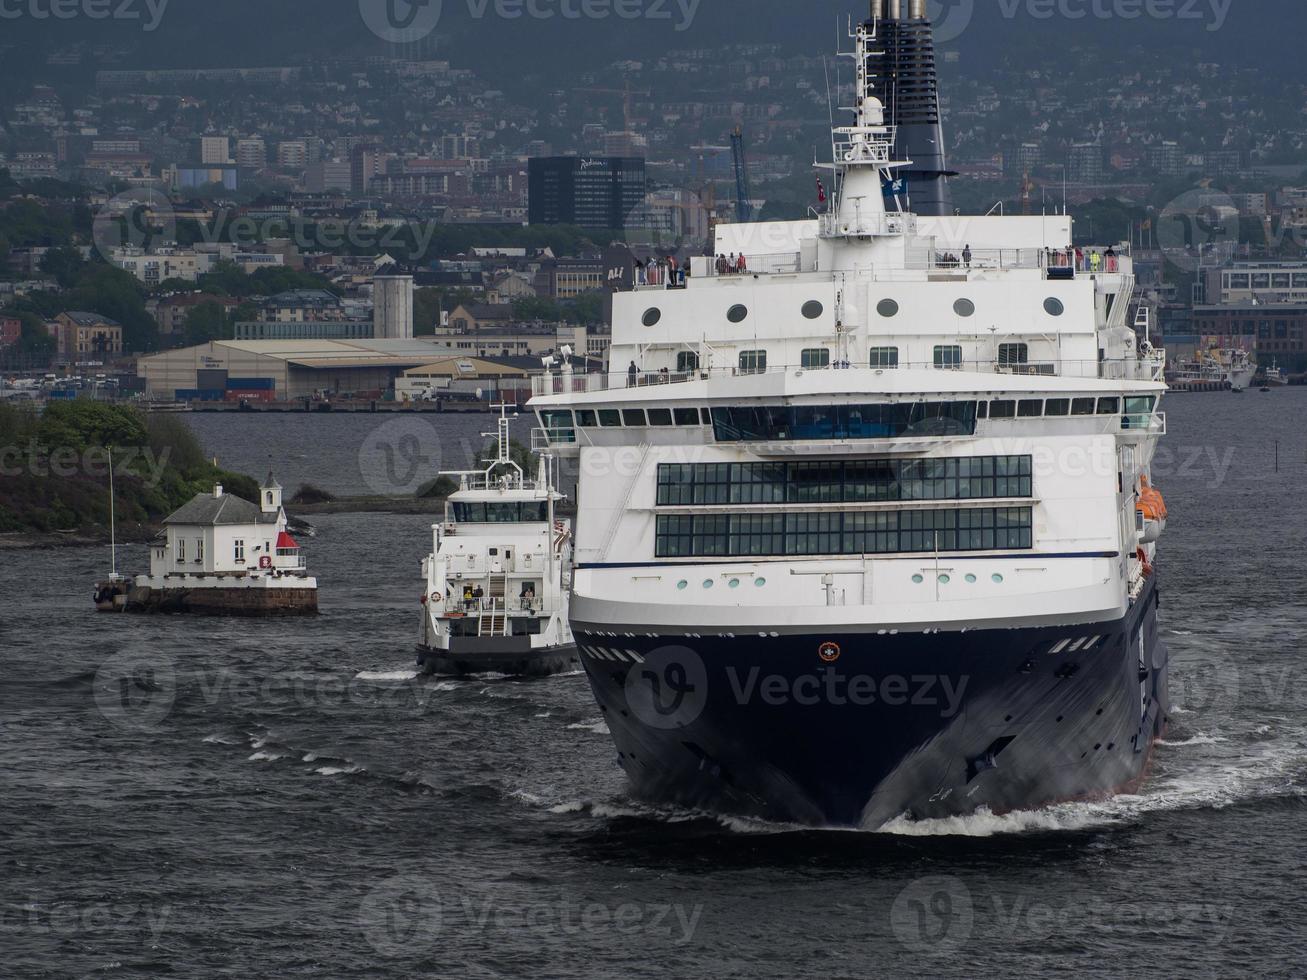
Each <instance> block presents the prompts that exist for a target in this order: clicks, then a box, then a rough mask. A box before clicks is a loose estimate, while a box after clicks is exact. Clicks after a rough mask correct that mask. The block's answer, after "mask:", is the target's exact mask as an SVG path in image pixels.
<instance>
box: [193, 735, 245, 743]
mask: <svg viewBox="0 0 1307 980" xmlns="http://www.w3.org/2000/svg"><path fill="white" fill-rule="evenodd" d="M200 741H201V742H203V743H204V744H205V745H235V744H236V743H235V742H234V741H232V740H231V739H230V738H228V737H227V736H226V735H217V734H214V735H205V736H204V738H202V739H200Z"/></svg>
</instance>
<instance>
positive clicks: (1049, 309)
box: [1044, 296, 1066, 316]
mask: <svg viewBox="0 0 1307 980" xmlns="http://www.w3.org/2000/svg"><path fill="white" fill-rule="evenodd" d="M1044 312H1045V313H1047V314H1048V315H1049V316H1061V315H1062V314H1063V313H1065V312H1066V307H1065V306H1063V305H1062V301H1061V300H1060V299H1058V298H1057V297H1056V296H1050V297H1048V299H1046V300H1044Z"/></svg>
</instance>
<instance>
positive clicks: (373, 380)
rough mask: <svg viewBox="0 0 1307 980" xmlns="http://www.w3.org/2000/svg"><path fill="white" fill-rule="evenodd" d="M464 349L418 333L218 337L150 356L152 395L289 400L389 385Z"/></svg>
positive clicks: (146, 373) (147, 374)
mask: <svg viewBox="0 0 1307 980" xmlns="http://www.w3.org/2000/svg"><path fill="white" fill-rule="evenodd" d="M460 354H461V352H460V351H457V350H451V349H450V348H449V347H447V346H445V345H443V344H440V343H436V342H434V341H433V340H432V339H431V338H426V339H422V338H419V339H410V340H348V341H346V340H245V341H240V340H215V341H212V342H210V343H207V344H200V345H198V346H196V347H186V348H182V349H180V350H173V351H167V352H165V353H162V354H155V355H153V356H152V357H143V358H141V359H140V361H139V362H138V364H137V369H136V370H137V374H138V375H139V376H140V377H141V378H142V379H143V380H144V385H145V390H146V396H147V397H149V398H153V399H167V400H178V401H189V400H193V399H200V400H212V401H222V400H229V401H230V400H236V399H240V398H249V399H265V400H277V401H288V400H291V399H295V398H304V397H308V396H312V395H315V394H317V393H319V392H325V393H327V394H328V395H331V396H341V395H348V394H361V393H368V396H369V397H376V394H375V393H378V392H384V391H386V390H387V389H389V388H391V387H393V385H394V383H395V379H396V378H397V377H399V376H400V375H402V374H403V373H404V372H405V371H406V370H408V369H410V368H416V367H422V366H423V365H428V364H432V363H435V362H438V361H440V360H441V359H443V358H448V357H455V356H459V355H460Z"/></svg>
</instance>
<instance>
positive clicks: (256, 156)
mask: <svg viewBox="0 0 1307 980" xmlns="http://www.w3.org/2000/svg"><path fill="white" fill-rule="evenodd" d="M267 165H268V144H267V143H265V142H264V141H263V140H261V139H245V140H237V141H236V166H238V167H241V168H243V169H245V170H262V169H264V168H265V167H266V166H267Z"/></svg>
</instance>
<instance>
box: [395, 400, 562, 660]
mask: <svg viewBox="0 0 1307 980" xmlns="http://www.w3.org/2000/svg"><path fill="white" fill-rule="evenodd" d="M496 445H497V453H496V457H495V458H494V459H493V460H491V461H490V464H489V465H488V466H487V467H486V468H485V469H484V470H478V471H467V472H457V473H451V474H447V475H450V476H454V477H457V478H458V480H459V486H458V490H457V491H455V492H454V493H452V494H450V496H449V498H448V501H447V503H446V505H445V520H444V522H443V523H441V524H436V525H433V526H432V551H431V554H430V555H428V556H427V557H426V558H425V559H423V562H422V576H423V579H424V581H425V591H424V593H423V595H422V622H421V628H420V635H419V641H418V663H419V664H420V665H421V666H423V667H424V668H425V669H426V670H428V671H430V672H438V673H453V674H468V673H490V672H493V673H503V674H515V675H517V674H521V675H543V674H552V673H556V672H558V671H560V670H565V669H567V668H568V667H571V666H574V665H575V663H576V645H575V644H574V642H573V640H572V631H571V628H570V626H569V625H568V622H567V595H568V586H569V582H570V574H571V569H570V562H571V526H570V523H569V522H568V521H566V520H564V519H559V518H556V517H555V515H554V509H555V506H556V504H557V503H558V501H560V500H561V499H562V495H561V494H560V493H559V492H558V491H557V490H555V489H554V486H555V481H554V479H553V478H552V476H551V474H550V464H551V458H549V457H545V456H542V457H540V458H539V460H538V463H537V465H538V471H537V473H536V475H535V477H534V479H529V478H528V477H527V476H526V474H524V473H523V472H522V468H521V467H520V466H519V465H518V464H517V463H516V462H514V461H513V459H512V456H511V453H510V441H509V418H508V415H507V414H506V409H501V414H500V418H499V425H498V429H497V432H496Z"/></svg>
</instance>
